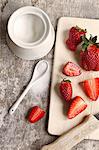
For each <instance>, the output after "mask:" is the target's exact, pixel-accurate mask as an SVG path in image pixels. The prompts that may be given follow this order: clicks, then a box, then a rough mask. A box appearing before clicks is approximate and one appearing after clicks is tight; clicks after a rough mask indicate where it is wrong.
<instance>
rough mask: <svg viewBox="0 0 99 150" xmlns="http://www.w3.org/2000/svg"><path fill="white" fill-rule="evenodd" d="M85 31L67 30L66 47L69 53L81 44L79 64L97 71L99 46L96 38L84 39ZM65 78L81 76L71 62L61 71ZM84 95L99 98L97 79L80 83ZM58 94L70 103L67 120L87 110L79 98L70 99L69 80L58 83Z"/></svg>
mask: <svg viewBox="0 0 99 150" xmlns="http://www.w3.org/2000/svg"><path fill="white" fill-rule="evenodd" d="M86 32H87V31H86V30H83V29H81V28H79V27H78V26H76V27H72V28H71V29H70V30H69V38H68V39H67V40H66V45H67V47H68V48H69V49H70V50H71V51H76V50H77V46H78V45H79V44H80V43H81V42H82V45H81V47H82V48H81V51H80V64H81V66H82V68H83V69H85V70H86V71H90V70H93V71H99V45H98V43H96V41H97V36H95V37H92V36H90V39H89V40H88V39H87V38H86ZM62 72H63V74H65V75H66V76H71V77H72V76H78V75H80V74H81V69H80V67H79V66H77V65H76V64H74V63H73V62H67V63H66V64H65V65H64V67H63V70H62ZM81 85H82V87H83V89H84V91H85V93H86V95H87V96H88V97H89V98H90V99H91V100H92V101H96V100H97V99H98V96H99V78H91V79H88V80H85V81H82V83H81ZM59 88H60V93H61V95H62V97H63V99H65V101H67V102H70V107H69V110H68V114H67V116H68V118H69V119H72V118H74V117H76V116H77V115H78V114H80V113H81V112H82V111H84V110H85V109H86V108H87V104H86V102H85V101H84V100H83V98H81V97H80V96H78V95H77V96H76V97H74V98H72V91H73V88H72V83H71V81H69V80H65V79H63V81H61V83H60V87H59Z"/></svg>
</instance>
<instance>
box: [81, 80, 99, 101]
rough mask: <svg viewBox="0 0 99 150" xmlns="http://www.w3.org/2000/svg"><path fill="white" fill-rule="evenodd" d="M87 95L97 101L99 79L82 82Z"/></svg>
mask: <svg viewBox="0 0 99 150" xmlns="http://www.w3.org/2000/svg"><path fill="white" fill-rule="evenodd" d="M82 85H83V88H84V90H85V93H86V95H87V96H88V97H89V98H90V99H91V100H92V101H96V100H97V98H98V95H99V78H92V79H89V80H85V81H83V82H82Z"/></svg>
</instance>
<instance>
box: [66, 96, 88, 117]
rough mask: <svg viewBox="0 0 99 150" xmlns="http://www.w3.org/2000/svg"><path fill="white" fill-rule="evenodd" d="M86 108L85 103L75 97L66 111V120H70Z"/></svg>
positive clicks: (78, 97)
mask: <svg viewBox="0 0 99 150" xmlns="http://www.w3.org/2000/svg"><path fill="white" fill-rule="evenodd" d="M86 108H87V104H86V103H85V101H84V100H83V99H82V98H81V97H80V96H76V97H75V98H74V99H73V101H72V103H71V105H70V108H69V111H68V118H69V119H72V118H74V117H76V116H77V115H78V114H80V113H81V112H82V111H84V110H85V109H86Z"/></svg>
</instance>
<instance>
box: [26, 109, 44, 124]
mask: <svg viewBox="0 0 99 150" xmlns="http://www.w3.org/2000/svg"><path fill="white" fill-rule="evenodd" d="M44 115H45V111H44V110H43V109H41V108H40V107H39V106H34V107H33V108H32V110H31V112H30V113H29V116H28V121H29V122H31V123H35V122H37V121H39V120H40V119H41V118H43V117H44Z"/></svg>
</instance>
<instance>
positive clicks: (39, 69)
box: [9, 60, 49, 115]
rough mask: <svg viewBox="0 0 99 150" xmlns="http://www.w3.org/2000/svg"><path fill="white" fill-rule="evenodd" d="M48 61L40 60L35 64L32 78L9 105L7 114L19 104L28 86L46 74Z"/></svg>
mask: <svg viewBox="0 0 99 150" xmlns="http://www.w3.org/2000/svg"><path fill="white" fill-rule="evenodd" d="M48 67H49V65H48V62H47V61H45V60H41V61H39V62H38V63H37V65H36V66H35V69H34V73H33V75H32V79H31V81H30V82H29V84H28V86H27V87H26V89H25V90H24V92H23V93H22V94H21V96H20V97H19V99H18V100H17V101H16V102H15V103H14V104H13V105H12V106H11V108H10V110H9V114H10V115H12V114H13V113H14V112H15V110H16V109H17V107H18V106H19V104H20V103H21V101H22V100H23V98H24V96H25V95H26V94H27V92H28V91H29V90H30V88H31V87H32V86H33V84H34V83H35V82H36V81H40V79H41V78H42V77H44V75H45V74H46V72H47V70H48Z"/></svg>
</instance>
